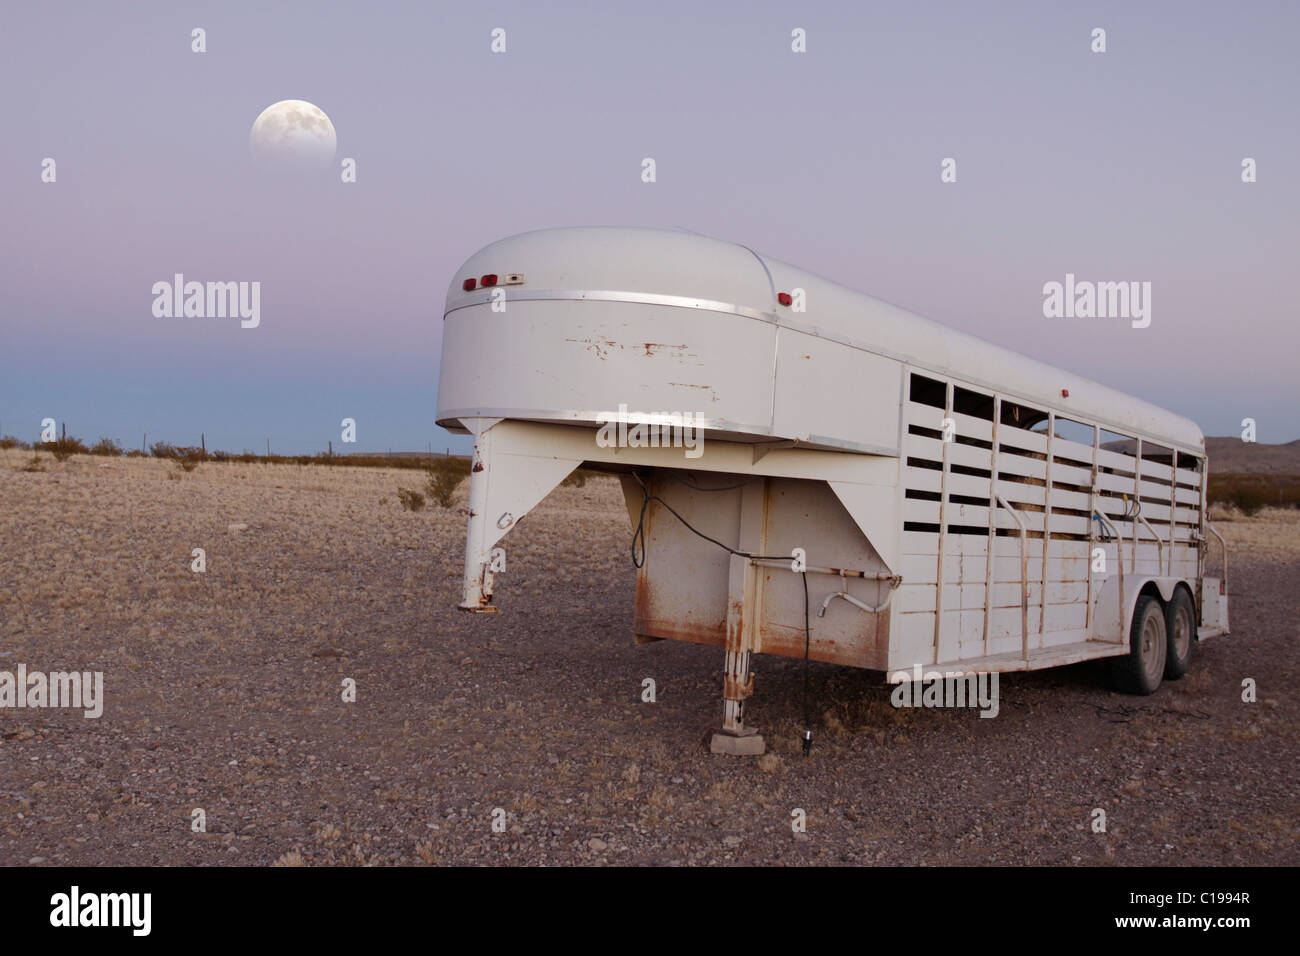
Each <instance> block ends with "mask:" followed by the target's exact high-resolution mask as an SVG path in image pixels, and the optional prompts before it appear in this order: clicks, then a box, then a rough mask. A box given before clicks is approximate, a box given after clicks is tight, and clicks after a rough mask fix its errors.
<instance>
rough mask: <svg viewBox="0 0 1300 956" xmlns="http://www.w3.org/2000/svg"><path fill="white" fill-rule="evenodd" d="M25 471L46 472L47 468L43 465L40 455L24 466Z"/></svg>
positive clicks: (33, 456)
mask: <svg viewBox="0 0 1300 956" xmlns="http://www.w3.org/2000/svg"><path fill="white" fill-rule="evenodd" d="M22 470H23V471H44V470H45V466H44V465H42V464H41V456H40V455H32V460H31V461H29V462H28V463H27V464H26V465H25V466H23V469H22Z"/></svg>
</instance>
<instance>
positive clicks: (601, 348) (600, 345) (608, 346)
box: [564, 338, 623, 362]
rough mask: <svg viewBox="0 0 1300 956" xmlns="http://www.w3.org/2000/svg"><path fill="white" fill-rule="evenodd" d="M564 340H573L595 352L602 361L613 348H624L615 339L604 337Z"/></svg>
mask: <svg viewBox="0 0 1300 956" xmlns="http://www.w3.org/2000/svg"><path fill="white" fill-rule="evenodd" d="M564 341H566V342H573V343H574V344H575V345H581V346H583V347H584V348H586V349H587V350H588V351H589V352H592V353H594V354H595V356H596V358H598V359H600V360H601V361H602V362H603V361H604V360H605V357H606V356H607V355H609V353H610V352H611V351H612V350H614V349H621V348H623V346H621V345H619V344H618V343H617V342H615V341H614V340H613V339H602V338H591V339H565V340H564Z"/></svg>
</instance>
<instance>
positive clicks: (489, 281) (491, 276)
mask: <svg viewBox="0 0 1300 956" xmlns="http://www.w3.org/2000/svg"><path fill="white" fill-rule="evenodd" d="M479 281H480V282H482V283H483V286H484V288H486V287H488V286H492V285H496V284H497V276H496V273H495V272H489V273H488V274H487V275H485V276H484V277H483V278H482V279H480V280H479Z"/></svg>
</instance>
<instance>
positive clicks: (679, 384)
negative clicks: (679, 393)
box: [668, 382, 718, 404]
mask: <svg viewBox="0 0 1300 956" xmlns="http://www.w3.org/2000/svg"><path fill="white" fill-rule="evenodd" d="M668 384H669V385H672V386H674V387H676V388H698V389H700V390H701V391H705V392H708V393H709V401H711V402H714V403H715V404H716V403H717V401H718V393H717V392H716V391H715V390H714V388H713V386H712V385H692V384H691V383H690V382H669V383H668Z"/></svg>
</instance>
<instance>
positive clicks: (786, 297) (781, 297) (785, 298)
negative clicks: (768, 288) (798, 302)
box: [776, 292, 794, 305]
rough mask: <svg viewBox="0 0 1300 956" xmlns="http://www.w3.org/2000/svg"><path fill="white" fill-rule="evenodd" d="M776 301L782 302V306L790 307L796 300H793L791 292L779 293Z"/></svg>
mask: <svg viewBox="0 0 1300 956" xmlns="http://www.w3.org/2000/svg"><path fill="white" fill-rule="evenodd" d="M776 301H777V302H780V303H781V304H782V305H789V304H790V303H791V302H793V301H794V299H793V298H791V296H790V293H789V292H778V293H777V294H776Z"/></svg>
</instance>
